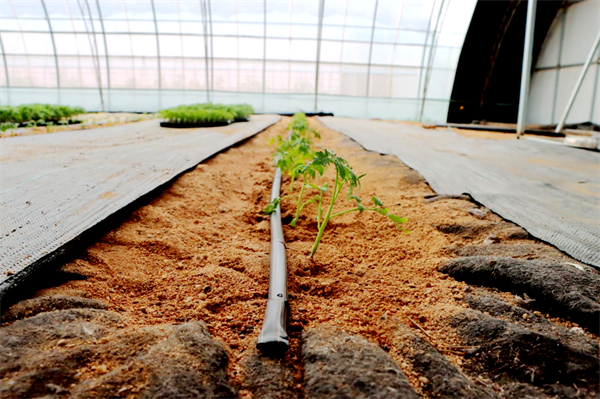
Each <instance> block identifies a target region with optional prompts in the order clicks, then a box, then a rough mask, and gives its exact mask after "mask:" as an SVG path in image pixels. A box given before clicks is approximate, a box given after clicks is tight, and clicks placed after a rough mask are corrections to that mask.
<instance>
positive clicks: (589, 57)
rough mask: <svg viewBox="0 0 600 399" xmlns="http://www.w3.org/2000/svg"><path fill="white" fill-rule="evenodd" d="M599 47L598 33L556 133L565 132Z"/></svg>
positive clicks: (599, 35)
mask: <svg viewBox="0 0 600 399" xmlns="http://www.w3.org/2000/svg"><path fill="white" fill-rule="evenodd" d="M598 45H600V32H598V36H596V41H594V44H593V45H592V48H591V49H590V52H589V54H588V56H587V58H586V60H585V64H583V68H582V69H581V73H580V74H579V77H578V78H577V83H575V87H574V88H573V92H572V93H571V97H569V102H567V106H566V107H565V111H564V112H563V114H562V116H561V117H560V121H559V122H558V125H557V126H556V130H555V132H556V133H560V132H561V131H562V130H563V128H564V127H565V122H566V120H567V116H569V112H570V111H571V108H572V107H573V103H574V102H575V97H577V93H578V92H579V89H580V88H581V84H582V83H583V79H584V78H585V75H586V73H587V71H588V69H589V68H590V63H591V62H592V58H594V54H596V50H598Z"/></svg>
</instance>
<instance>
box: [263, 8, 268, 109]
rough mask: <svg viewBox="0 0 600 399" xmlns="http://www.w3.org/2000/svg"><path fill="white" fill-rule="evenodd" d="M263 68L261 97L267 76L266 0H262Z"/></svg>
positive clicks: (264, 89)
mask: <svg viewBox="0 0 600 399" xmlns="http://www.w3.org/2000/svg"><path fill="white" fill-rule="evenodd" d="M263 22H264V24H263V36H264V38H263V70H262V75H263V76H262V78H263V79H262V92H263V99H264V98H265V96H264V94H265V92H266V87H267V84H266V78H267V0H263Z"/></svg>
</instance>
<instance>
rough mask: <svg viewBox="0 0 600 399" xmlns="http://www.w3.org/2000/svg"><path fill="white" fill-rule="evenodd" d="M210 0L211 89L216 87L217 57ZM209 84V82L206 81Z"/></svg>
mask: <svg viewBox="0 0 600 399" xmlns="http://www.w3.org/2000/svg"><path fill="white" fill-rule="evenodd" d="M207 1H208V27H209V31H210V91H211V92H212V91H213V90H214V89H215V57H214V54H213V29H212V9H211V7H210V0H207ZM206 83H207V84H208V82H206Z"/></svg>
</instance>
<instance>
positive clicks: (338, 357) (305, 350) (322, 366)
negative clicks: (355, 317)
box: [302, 328, 417, 399]
mask: <svg viewBox="0 0 600 399" xmlns="http://www.w3.org/2000/svg"><path fill="white" fill-rule="evenodd" d="M303 341H304V343H303V345H302V355H303V357H304V369H305V371H304V381H305V384H306V387H305V392H306V398H307V399H313V398H314V399H317V398H319V399H328V398H371V399H376V398H380V399H383V398H386V399H387V398H406V399H412V398H414V399H416V398H417V394H416V393H415V392H414V391H413V389H412V388H411V386H410V384H409V383H408V380H407V379H406V377H405V376H404V373H402V370H401V369H400V367H398V365H397V364H396V363H394V361H393V360H392V359H391V358H390V357H389V355H388V354H387V353H385V352H384V351H383V350H382V349H381V348H379V347H378V346H377V345H374V344H372V343H370V342H368V341H367V340H365V339H364V338H362V337H360V336H358V335H356V334H351V333H345V332H341V331H335V330H329V329H326V328H320V329H312V330H309V331H307V332H305V333H304V334H303Z"/></svg>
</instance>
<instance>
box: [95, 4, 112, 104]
mask: <svg viewBox="0 0 600 399" xmlns="http://www.w3.org/2000/svg"><path fill="white" fill-rule="evenodd" d="M99 1H100V0H96V8H97V9H98V17H100V27H101V28H102V39H103V40H104V60H105V61H106V87H107V88H108V89H109V90H110V62H109V61H108V43H107V42H106V30H105V29H104V19H103V18H102V10H101V9H100V3H99ZM109 108H110V101H109Z"/></svg>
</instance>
